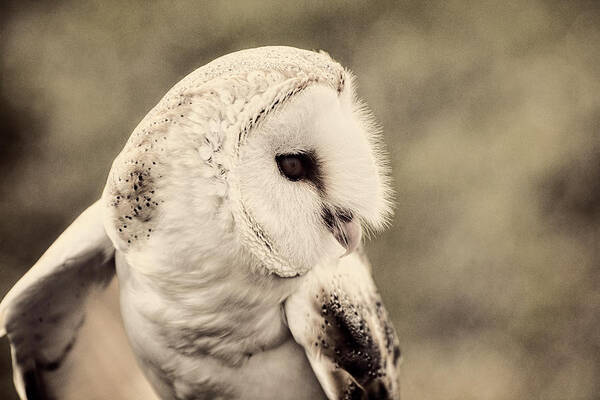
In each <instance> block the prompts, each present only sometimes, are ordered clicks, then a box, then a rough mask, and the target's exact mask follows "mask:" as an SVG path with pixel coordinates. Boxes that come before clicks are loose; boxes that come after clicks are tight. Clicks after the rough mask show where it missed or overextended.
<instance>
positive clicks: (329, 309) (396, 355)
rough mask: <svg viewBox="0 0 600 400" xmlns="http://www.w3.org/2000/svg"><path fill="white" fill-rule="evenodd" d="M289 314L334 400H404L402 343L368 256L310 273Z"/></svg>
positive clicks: (288, 304) (292, 327) (294, 331)
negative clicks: (400, 380)
mask: <svg viewBox="0 0 600 400" xmlns="http://www.w3.org/2000/svg"><path fill="white" fill-rule="evenodd" d="M285 312H286V317H287V321H288V324H289V327H290V330H291V332H292V335H293V336H294V339H295V340H296V341H297V342H298V343H299V344H300V345H301V346H303V347H304V349H305V351H306V355H307V357H308V359H309V361H310V364H311V366H312V368H313V370H314V372H315V375H316V376H317V378H318V380H319V382H320V383H321V385H322V386H323V390H324V391H325V393H326V394H327V396H328V397H329V398H330V399H398V398H399V384H398V364H399V361H400V349H399V346H398V339H397V337H396V334H395V332H394V328H393V327H392V324H391V322H390V320H389V317H388V315H387V312H386V310H385V308H384V307H383V304H382V302H381V297H380V296H379V294H378V293H377V289H376V287H375V284H374V282H373V279H372V277H371V274H370V268H369V265H368V262H367V261H366V258H365V257H364V256H362V255H358V254H352V255H350V256H348V257H345V258H342V259H341V260H340V261H339V263H338V264H337V265H325V266H320V267H319V268H316V269H314V270H313V271H311V272H310V273H309V274H307V276H306V277H305V281H304V283H303V286H302V288H301V289H300V290H299V291H298V292H297V293H296V294H294V295H293V296H291V297H290V298H289V299H288V300H287V301H286V304H285Z"/></svg>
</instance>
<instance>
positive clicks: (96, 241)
mask: <svg viewBox="0 0 600 400" xmlns="http://www.w3.org/2000/svg"><path fill="white" fill-rule="evenodd" d="M114 274H115V267H114V249H113V246H112V243H111V242H110V240H109V238H108V237H107V236H106V234H105V232H104V227H103V224H102V212H101V205H100V203H99V202H97V203H95V204H94V205H92V206H91V207H89V208H88V209H87V210H86V211H84V212H83V213H82V214H81V215H80V216H79V217H78V218H77V219H76V220H75V221H74V222H73V224H72V225H71V226H70V227H69V228H67V230H66V231H65V232H64V233H63V234H62V235H61V236H60V237H59V238H58V239H57V240H56V241H55V242H54V244H53V245H52V246H51V247H50V248H49V249H48V250H47V251H46V253H45V254H44V255H43V256H42V257H41V258H40V260H39V261H38V262H37V263H36V264H35V265H34V266H33V267H32V268H31V269H30V270H29V271H28V272H27V273H26V274H25V275H24V276H23V277H22V278H21V280H19V281H18V282H17V284H16V285H15V286H14V287H13V288H12V289H11V291H10V292H9V293H8V294H7V295H6V297H5V298H4V300H3V301H2V303H1V304H0V335H3V334H6V335H7V336H8V338H9V340H10V344H11V352H12V357H13V373H14V381H15V386H16V388H17V391H18V393H19V395H20V397H21V398H22V399H28V400H34V399H59V398H60V399H64V398H77V396H76V395H74V394H73V391H74V390H75V391H77V390H78V391H79V397H78V398H83V397H81V395H82V393H85V398H97V397H95V396H94V393H91V392H90V390H89V388H90V386H89V385H86V382H81V379H82V378H81V374H82V371H83V372H86V371H87V372H86V373H87V374H88V378H89V379H90V380H91V379H94V380H99V379H100V378H102V377H104V376H106V374H105V373H103V371H97V374H96V376H94V375H93V371H92V374H90V371H89V370H90V368H89V364H90V363H91V362H92V359H93V355H94V354H96V355H98V354H105V355H106V356H108V354H113V353H114V352H111V351H106V352H103V349H99V348H96V346H100V345H102V344H107V343H120V344H121V345H122V344H125V343H126V340H120V341H119V340H117V341H115V340H109V339H108V338H110V336H111V334H113V333H120V334H121V336H122V337H123V338H124V332H123V331H122V329H121V330H118V329H114V327H115V322H114V321H117V323H116V324H117V327H118V323H119V322H120V321H118V316H119V314H118V309H117V311H116V313H115V312H114V311H107V308H106V306H104V305H102V304H101V302H99V299H101V292H102V290H104V289H105V288H106V287H107V285H108V284H109V282H110V281H111V280H112V279H113V277H114ZM112 292H113V295H114V294H116V291H115V290H112ZM114 306H116V302H115V304H114V305H113V306H112V308H114ZM92 308H93V310H94V311H90V310H91V309H92ZM96 310H105V311H101V312H100V313H96ZM86 314H87V315H86ZM89 314H92V315H89ZM99 317H101V318H102V321H101V322H99V321H98V319H99ZM94 321H95V322H94ZM94 324H95V325H96V326H100V327H102V326H103V327H105V328H106V329H107V330H106V331H104V332H102V331H101V330H97V329H96V330H93V329H89V326H88V325H94ZM111 328H113V329H112V330H111ZM80 333H84V334H85V335H86V336H91V335H98V338H102V340H93V341H92V340H90V339H89V338H87V337H86V338H84V337H81V336H82V335H80ZM83 346H94V348H92V349H87V348H82V347H83ZM75 353H80V354H75ZM82 354H85V355H88V357H85V356H83V357H82ZM106 356H105V358H106ZM87 359H89V360H90V362H89V363H88V365H84V364H82V362H81V361H82V360H83V361H84V362H87ZM130 359H131V362H130V364H132V363H133V357H132V356H131V357H130ZM95 361H99V360H97V359H96V360H95ZM74 364H76V365H74ZM96 364H97V365H101V364H99V363H98V362H97V363H96ZM89 375H92V376H89ZM75 382H79V384H80V386H81V387H80V388H79V389H77V388H73V386H74V385H73V384H74V383H75ZM82 384H83V385H82ZM92 386H93V385H92Z"/></svg>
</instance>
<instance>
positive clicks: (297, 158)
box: [275, 153, 313, 181]
mask: <svg viewBox="0 0 600 400" xmlns="http://www.w3.org/2000/svg"><path fill="white" fill-rule="evenodd" d="M275 161H277V165H278V166H279V171H281V173H282V174H283V175H285V177H286V178H288V179H289V180H290V181H298V180H300V179H304V178H306V177H307V175H308V174H309V172H310V171H311V170H312V169H313V162H312V160H311V158H310V157H309V156H307V155H306V154H301V153H300V154H280V155H278V156H276V157H275Z"/></svg>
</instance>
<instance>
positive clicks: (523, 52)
mask: <svg viewBox="0 0 600 400" xmlns="http://www.w3.org/2000/svg"><path fill="white" fill-rule="evenodd" d="M1 7H2V10H0V24H1V25H0V54H1V62H0V77H1V78H0V167H1V168H2V173H1V174H0V219H1V220H2V223H1V224H0V295H4V294H5V293H6V292H7V291H8V289H9V288H10V287H11V286H12V285H13V284H14V283H15V282H16V281H17V280H18V278H19V277H20V276H21V275H22V274H23V273H24V272H25V271H26V270H27V269H28V268H29V266H30V265H32V264H33V262H35V260H36V259H37V258H38V257H39V256H40V255H41V253H42V252H43V251H44V250H45V249H46V248H47V247H48V246H49V245H50V244H51V242H52V241H53V240H54V239H55V238H56V236H57V235H58V234H59V233H60V232H62V231H63V230H64V229H65V227H66V226H67V225H68V224H69V223H70V222H71V221H72V220H73V219H74V218H75V216H77V215H78V214H79V213H80V212H81V211H82V210H83V209H84V208H85V207H86V206H87V205H88V204H90V203H92V202H93V201H94V200H95V199H96V198H98V197H99V196H100V194H101V191H102V188H103V186H104V181H105V179H106V175H107V173H108V171H109V167H110V164H111V162H112V160H113V158H114V157H115V155H116V154H117V153H118V152H119V151H120V149H121V147H122V146H123V144H124V143H125V141H126V139H127V138H128V136H129V134H130V133H131V132H132V130H133V128H134V127H135V126H136V125H137V123H138V122H139V121H140V120H141V119H142V117H143V116H144V115H145V114H146V112H147V111H149V110H150V108H152V107H153V106H154V105H155V104H156V103H157V102H158V100H159V99H160V98H161V97H162V95H163V94H164V93H165V92H166V91H167V90H168V89H169V88H170V87H171V86H172V85H173V84H174V83H175V82H177V81H178V80H179V79H180V78H182V77H183V76H184V75H186V74H187V73H189V72H191V71H192V70H194V69H195V68H197V67H199V66H201V65H203V64H205V63H207V62H209V61H211V60H212V59H214V58H216V57H218V56H220V55H223V54H226V53H229V52H232V51H235V50H239V49H243V48H248V47H256V46H262V45H274V44H284V45H290V46H296V47H301V48H308V49H325V50H327V51H328V52H329V53H330V54H331V55H332V56H333V57H334V58H336V59H337V60H338V61H340V62H341V63H342V64H343V65H345V66H348V67H349V68H351V69H352V70H353V71H354V72H355V73H356V75H357V76H358V83H359V93H360V95H361V96H362V97H363V98H364V99H366V100H367V102H368V103H369V104H370V106H371V108H372V109H373V111H374V113H375V115H376V116H377V117H378V119H379V121H380V122H381V124H382V125H383V127H384V130H385V140H386V142H387V146H388V150H389V152H390V155H391V161H392V167H393V173H394V180H395V188H396V194H397V196H396V214H395V218H394V221H393V225H392V226H391V228H390V229H389V230H388V231H387V232H386V233H385V234H382V235H380V236H379V237H378V238H377V239H375V240H373V241H371V242H369V243H368V246H367V250H368V253H369V256H370V258H371V260H372V262H373V264H374V266H375V280H376V281H377V283H378V285H379V288H380V290H381V292H382V295H383V298H384V301H385V303H386V305H387V308H388V310H389V311H390V313H391V315H392V317H393V320H394V323H395V326H396V329H397V331H398V334H399V336H400V340H401V345H402V346H401V347H402V349H403V356H404V362H403V366H402V371H401V379H402V392H403V396H404V398H405V399H445V400H448V399H499V400H500V399H502V400H507V399H547V400H558V399H561V400H562V399H592V398H598V395H599V394H600V247H599V245H600V240H599V239H600V5H599V4H598V2H595V1H520V2H487V1H438V2H429V1H427V2H424V1H402V2H359V1H352V2H339V1H327V2H293V3H292V2H280V1H260V2H252V1H243V2H241V1H240V2H195V1H178V2H171V1H158V2H137V3H130V2H126V3H125V2H123V3H121V2H107V1H87V0H86V1H79V0H77V1H75V0H73V1H71V0H67V1H61V2H52V3H46V2H33V1H31V2H29V1H12V2H11V1H9V2H6V1H5V2H3V3H2V6H1ZM0 398H2V399H7V400H8V399H14V398H16V395H15V393H14V389H13V388H12V382H11V369H10V359H9V349H8V343H7V340H6V339H5V338H4V339H1V340H0Z"/></svg>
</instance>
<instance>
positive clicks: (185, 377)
mask: <svg viewBox="0 0 600 400" xmlns="http://www.w3.org/2000/svg"><path fill="white" fill-rule="evenodd" d="M220 271H221V272H216V270H215V269H214V268H210V267H207V268H206V269H204V270H203V271H197V272H194V273H190V275H188V276H179V277H178V279H177V281H176V282H174V281H168V280H166V281H165V280H164V279H162V280H160V282H156V281H153V280H152V279H151V278H149V277H147V276H143V275H142V274H140V273H139V272H137V271H136V270H135V269H132V268H131V267H130V266H129V265H128V264H127V262H126V261H125V259H124V257H123V256H122V255H120V254H118V255H117V273H118V276H119V282H120V285H121V308H122V313H123V319H124V322H125V326H126V330H127V332H128V335H129V338H130V341H131V343H132V346H133V348H134V352H135V353H136V356H137V357H138V359H139V361H140V363H141V365H142V368H143V369H144V372H145V373H146V375H147V376H148V377H149V379H150V381H151V382H152V384H153V385H154V386H155V389H156V390H157V391H158V392H159V393H160V395H161V396H162V397H164V398H176V399H186V398H197V396H198V393H204V394H203V396H205V398H257V399H258V398H269V396H267V395H266V394H265V393H267V392H269V390H270V391H271V393H272V394H273V397H274V398H277V394H278V393H281V388H282V387H283V386H281V385H282V383H284V382H286V381H287V386H288V387H291V388H293V387H295V386H297V385H301V387H302V389H299V390H294V393H297V395H298V396H301V397H298V398H319V397H320V396H323V394H322V391H321V389H320V386H319V384H318V382H317V380H316V378H315V377H314V374H313V373H312V370H311V369H310V366H309V363H308V361H307V359H306V356H305V354H304V351H303V350H302V348H301V347H300V346H299V345H297V344H296V343H295V341H294V340H293V339H292V337H291V335H290V332H289V330H288V328H287V325H286V322H285V317H284V314H283V309H282V301H283V299H285V298H286V297H287V296H289V294H290V293H291V291H293V288H294V287H296V286H297V285H298V284H299V283H300V282H299V281H298V282H297V283H294V281H291V280H285V279H279V278H275V279H268V280H267V279H260V280H256V278H252V277H251V276H250V275H248V274H245V275H244V274H241V273H239V272H235V271H239V269H232V268H223V269H220ZM200 274H203V277H202V278H201V279H200V278H199V276H200ZM192 275H194V276H192ZM290 372H291V373H290ZM307 388H311V389H310V390H308V391H307V390H306V389H307ZM265 396H267V397H265ZM304 396H307V397H304Z"/></svg>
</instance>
